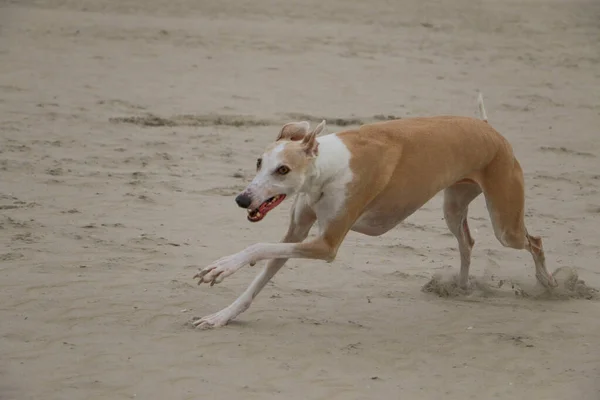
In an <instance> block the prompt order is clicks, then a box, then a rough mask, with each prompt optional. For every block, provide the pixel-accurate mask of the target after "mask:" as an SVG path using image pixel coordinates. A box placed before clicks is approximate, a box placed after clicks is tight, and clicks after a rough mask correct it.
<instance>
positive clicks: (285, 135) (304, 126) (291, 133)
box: [275, 121, 310, 141]
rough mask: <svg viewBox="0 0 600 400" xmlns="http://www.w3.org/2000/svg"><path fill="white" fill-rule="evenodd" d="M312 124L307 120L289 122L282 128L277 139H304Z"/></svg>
mask: <svg viewBox="0 0 600 400" xmlns="http://www.w3.org/2000/svg"><path fill="white" fill-rule="evenodd" d="M309 128H310V124H309V123H308V122H306V121H301V122H288V123H287V124H285V125H284V126H283V128H281V131H280V132H279V136H277V140H275V141H278V140H301V139H304V137H305V136H306V133H307V132H308V129H309Z"/></svg>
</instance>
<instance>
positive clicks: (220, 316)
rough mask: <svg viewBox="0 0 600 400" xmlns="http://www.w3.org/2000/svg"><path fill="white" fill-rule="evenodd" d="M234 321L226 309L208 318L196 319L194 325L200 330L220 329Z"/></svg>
mask: <svg viewBox="0 0 600 400" xmlns="http://www.w3.org/2000/svg"><path fill="white" fill-rule="evenodd" d="M232 319H233V316H232V315H231V313H230V312H229V310H227V309H225V310H221V311H219V312H217V313H214V314H212V315H208V316H206V317H202V318H195V319H194V320H193V321H192V325H193V326H194V327H195V328H199V329H212V328H220V327H222V326H225V325H227V324H228V323H229V321H231V320H232Z"/></svg>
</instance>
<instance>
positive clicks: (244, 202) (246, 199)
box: [235, 193, 252, 208]
mask: <svg viewBox="0 0 600 400" xmlns="http://www.w3.org/2000/svg"><path fill="white" fill-rule="evenodd" d="M235 202H236V203H237V205H238V206H240V207H242V208H248V207H250V204H251V203H252V199H251V198H250V196H248V195H247V194H246V193H242V194H240V195H238V196H237V197H236V198H235Z"/></svg>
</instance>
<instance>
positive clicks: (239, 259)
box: [194, 238, 335, 286]
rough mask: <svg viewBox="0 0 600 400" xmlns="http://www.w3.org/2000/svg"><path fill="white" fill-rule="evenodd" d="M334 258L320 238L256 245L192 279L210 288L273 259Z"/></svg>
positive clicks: (204, 270) (331, 251) (223, 260)
mask: <svg viewBox="0 0 600 400" xmlns="http://www.w3.org/2000/svg"><path fill="white" fill-rule="evenodd" d="M334 257H335V249H333V248H332V247H331V246H329V245H328V244H327V243H326V241H325V240H323V239H322V238H318V239H315V240H313V241H310V242H305V243H258V244H254V245H252V246H250V247H248V248H246V249H245V250H242V251H241V252H239V253H236V254H233V255H231V256H227V257H223V258H221V259H219V260H217V261H215V262H214V263H212V264H211V265H209V266H208V267H206V268H203V269H202V270H200V271H199V272H198V273H197V274H196V275H195V276H194V279H198V284H201V283H209V284H210V285H211V286H212V285H214V284H216V283H221V282H222V281H223V279H225V278H227V277H228V276H229V275H231V274H233V273H234V272H236V271H237V270H239V269H240V268H242V267H243V266H245V265H247V264H252V263H256V262H258V261H262V260H268V259H274V258H284V259H288V258H309V259H318V260H326V261H331V260H333V258H334Z"/></svg>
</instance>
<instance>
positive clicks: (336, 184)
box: [306, 133, 353, 231]
mask: <svg viewBox="0 0 600 400" xmlns="http://www.w3.org/2000/svg"><path fill="white" fill-rule="evenodd" d="M317 140H318V141H319V155H318V156H317V159H316V161H315V176H314V178H313V179H312V180H311V182H310V187H308V188H307V190H306V193H307V194H308V195H309V197H310V200H309V201H310V204H311V206H312V208H313V210H314V211H315V213H316V214H317V224H318V226H319V230H320V231H322V230H323V229H325V227H326V226H327V224H328V223H329V221H331V220H332V219H333V218H335V217H336V216H337V215H338V214H339V213H340V212H341V211H342V210H343V208H344V205H345V203H346V197H347V186H348V183H349V182H351V181H352V178H353V174H352V170H351V169H350V158H351V153H350V150H348V148H347V147H346V145H345V144H344V142H342V140H341V139H340V138H339V137H338V136H337V135H336V134H335V133H333V134H329V135H325V136H321V137H319V138H318V139H317Z"/></svg>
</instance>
